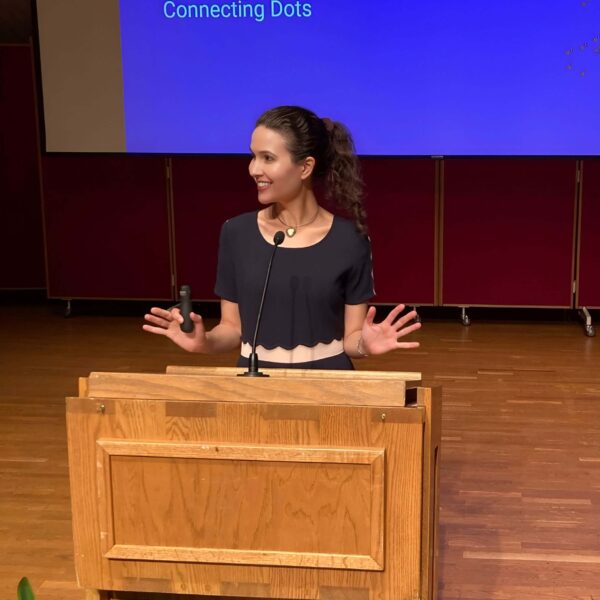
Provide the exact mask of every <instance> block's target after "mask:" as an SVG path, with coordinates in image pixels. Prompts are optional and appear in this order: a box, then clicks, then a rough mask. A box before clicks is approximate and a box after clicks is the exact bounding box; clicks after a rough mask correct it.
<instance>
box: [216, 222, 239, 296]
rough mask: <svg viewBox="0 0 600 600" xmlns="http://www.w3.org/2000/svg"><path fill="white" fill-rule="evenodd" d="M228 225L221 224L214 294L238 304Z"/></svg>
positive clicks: (226, 223)
mask: <svg viewBox="0 0 600 600" xmlns="http://www.w3.org/2000/svg"><path fill="white" fill-rule="evenodd" d="M228 224H229V221H226V222H225V223H223V227H221V236H220V238H219V258H218V261H217V280H216V283H215V294H216V295H217V296H219V297H220V298H223V299H224V300H229V301H231V302H238V294H237V286H236V283H235V260H234V256H233V248H232V247H231V236H230V233H229V229H230V227H229V226H228Z"/></svg>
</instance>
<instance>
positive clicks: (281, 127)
mask: <svg viewBox="0 0 600 600" xmlns="http://www.w3.org/2000/svg"><path fill="white" fill-rule="evenodd" d="M259 125H263V126H264V127H267V128H268V129H273V130H275V131H278V132H279V133H281V135H283V137H284V138H285V140H286V143H287V148H288V150H289V152H290V154H291V155H292V159H293V160H294V161H295V162H300V161H302V160H304V159H305V158H307V157H309V156H312V157H313V158H314V159H315V169H314V171H313V177H314V180H315V182H321V183H323V184H324V187H325V197H326V198H327V199H328V200H332V201H333V202H335V204H336V205H337V206H338V207H339V208H341V209H342V210H343V211H344V212H346V213H348V214H349V215H351V216H352V217H353V219H354V222H355V224H356V228H357V229H358V230H359V231H360V232H362V233H365V234H366V232H367V225H366V219H367V215H366V211H365V208H364V205H363V202H364V184H363V180H362V175H361V171H360V164H359V162H358V158H357V156H356V152H355V149H354V142H353V140H352V136H351V135H350V132H349V131H348V129H347V128H346V126H345V125H343V124H342V123H340V122H338V121H332V120H331V119H327V118H325V119H322V118H320V117H318V116H317V115H316V114H315V113H314V112H312V111H310V110H308V109H306V108H302V107H300V106H278V107H276V108H272V109H270V110H267V111H266V112H265V113H263V114H262V115H261V116H260V117H259V118H258V120H257V121H256V126H257V127H258V126H259Z"/></svg>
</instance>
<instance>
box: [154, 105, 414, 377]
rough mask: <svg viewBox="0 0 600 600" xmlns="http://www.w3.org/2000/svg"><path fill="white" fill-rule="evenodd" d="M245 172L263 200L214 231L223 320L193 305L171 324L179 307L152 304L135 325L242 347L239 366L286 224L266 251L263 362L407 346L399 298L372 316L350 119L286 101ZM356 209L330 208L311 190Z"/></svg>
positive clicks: (203, 345)
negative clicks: (208, 322) (209, 322)
mask: <svg viewBox="0 0 600 600" xmlns="http://www.w3.org/2000/svg"><path fill="white" fill-rule="evenodd" d="M250 149H251V152H252V159H251V161H250V167H249V171H250V176H251V177H252V178H253V179H254V181H255V182H256V186H257V193H258V201H259V203H260V204H262V205H263V206H264V208H262V209H261V210H259V211H258V213H256V212H252V213H246V214H243V215H240V216H238V217H235V218H233V219H230V220H229V221H227V222H226V223H225V224H224V225H223V228H222V230H221V239H220V244H219V264H218V270H217V282H216V285H215V292H216V293H217V295H218V296H219V297H220V298H221V320H220V322H219V324H218V325H217V326H216V327H214V328H213V329H212V330H210V331H206V329H205V328H204V325H203V322H202V318H201V317H200V315H196V314H194V313H192V315H191V318H192V320H193V321H194V323H195V328H194V331H193V332H192V333H189V334H186V333H183V332H182V331H181V330H180V327H179V326H180V324H181V323H182V322H183V318H182V316H181V314H180V312H179V310H178V309H172V310H170V311H168V310H164V309H160V308H152V310H151V314H149V315H146V317H145V318H146V320H147V321H148V323H147V324H145V325H144V330H146V331H149V332H151V333H156V334H159V335H164V336H167V337H168V338H170V339H171V340H172V341H173V342H175V343H176V344H177V345H179V346H181V347H182V348H184V349H185V350H188V351H190V352H202V353H215V352H227V351H230V350H233V349H235V348H238V347H240V342H241V355H240V359H239V362H238V365H240V366H242V365H244V366H245V365H246V364H247V361H248V358H247V357H248V356H249V354H250V350H251V349H250V344H251V342H252V336H253V333H254V328H255V326H256V317H257V314H258V306H259V303H260V298H261V292H262V286H263V284H264V278H265V273H266V268H267V264H268V261H269V257H270V256H271V254H272V250H273V237H274V234H275V233H276V232H278V231H282V230H283V231H284V232H285V239H284V242H283V243H282V244H281V246H280V247H279V248H278V250H277V253H276V255H275V257H274V261H273V268H272V271H271V280H270V283H269V290H268V294H267V297H266V300H265V307H264V311H263V317H262V320H261V325H260V332H259V336H258V345H257V354H258V357H259V360H260V366H261V367H287V368H294V367H298V368H316V369H352V368H353V366H352V362H351V360H350V359H351V358H360V357H364V356H368V355H376V354H384V353H385V352H389V351H390V350H395V349H397V348H416V347H418V346H419V344H418V342H402V341H399V340H400V338H403V337H404V336H406V335H407V334H409V333H411V332H412V331H414V330H416V329H418V328H419V327H420V324H419V323H412V324H410V325H409V324H408V323H410V322H411V321H412V320H413V319H414V318H415V316H416V314H415V313H414V312H410V313H408V314H406V315H404V316H402V317H400V318H397V317H398V315H400V313H401V312H402V311H403V310H404V305H402V304H401V305H398V306H396V307H395V308H394V309H393V310H392V311H391V312H390V313H389V315H388V316H387V317H386V318H385V319H384V320H383V321H382V322H381V323H375V322H374V318H375V308H374V307H371V308H367V302H368V301H369V300H370V299H371V298H372V296H373V295H374V289H373V277H372V268H371V248H370V242H369V240H368V238H367V237H366V226H365V212H364V209H363V206H362V187H363V186H362V180H361V177H360V172H359V168H358V161H357V158H356V155H355V153H354V144H353V142H352V138H351V136H350V134H349V132H348V131H347V129H346V128H345V127H344V126H343V125H342V124H341V123H337V122H333V121H331V120H329V119H321V118H319V117H318V116H317V115H315V114H314V113H313V112H311V111H309V110H306V109H303V108H300V107H295V106H281V107H278V108H274V109H271V110H269V111H267V112H266V113H264V114H263V115H262V116H261V117H260V118H259V119H258V121H257V123H256V128H255V129H254V132H253V134H252V141H251V145H250ZM319 187H323V188H324V194H325V197H326V198H327V199H329V200H333V201H334V202H335V203H336V204H337V205H338V207H340V208H341V209H343V210H344V211H345V212H347V213H350V214H352V215H353V217H354V219H353V221H350V220H348V219H344V218H341V217H339V216H334V215H333V214H332V213H331V212H329V211H328V210H326V209H325V208H324V207H323V206H322V205H320V204H319V202H318V200H317V197H316V195H315V191H316V190H317V189H318V188H319Z"/></svg>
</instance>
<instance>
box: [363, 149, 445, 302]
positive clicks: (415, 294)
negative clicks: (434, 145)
mask: <svg viewBox="0 0 600 600" xmlns="http://www.w3.org/2000/svg"><path fill="white" fill-rule="evenodd" d="M362 164H363V173H364V178H365V184H366V193H367V204H366V206H367V222H368V226H369V235H370V237H371V243H372V247H373V270H374V275H375V289H376V292H377V296H376V298H375V300H376V301H377V302H385V303H388V302H392V303H397V302H404V303H407V304H411V305H420V304H434V303H435V161H433V160H406V159H364V160H363V161H362Z"/></svg>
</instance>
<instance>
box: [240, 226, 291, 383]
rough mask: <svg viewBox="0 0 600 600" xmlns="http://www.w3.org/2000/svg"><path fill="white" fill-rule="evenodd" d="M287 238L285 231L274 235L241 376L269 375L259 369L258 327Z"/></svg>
mask: <svg viewBox="0 0 600 600" xmlns="http://www.w3.org/2000/svg"><path fill="white" fill-rule="evenodd" d="M283 240H285V234H284V233H283V231H277V232H276V233H275V235H274V236H273V244H274V246H275V247H274V248H273V252H272V254H271V259H270V260H269V266H268V267H267V276H266V277H265V285H264V287H263V293H262V298H261V299H260V305H259V307H258V316H257V317H256V328H255V329H254V339H253V340H252V352H251V353H250V356H249V357H248V370H247V371H246V372H245V373H240V374H239V376H241V377H268V375H266V374H265V373H262V372H261V371H259V370H258V355H257V354H256V339H257V337H258V328H259V327H260V319H261V317H262V312H263V306H264V304H265V297H266V295H267V287H268V286H269V278H270V276H271V265H272V264H273V258H274V257H275V252H277V248H278V247H279V246H280V245H281V244H282V243H283Z"/></svg>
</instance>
